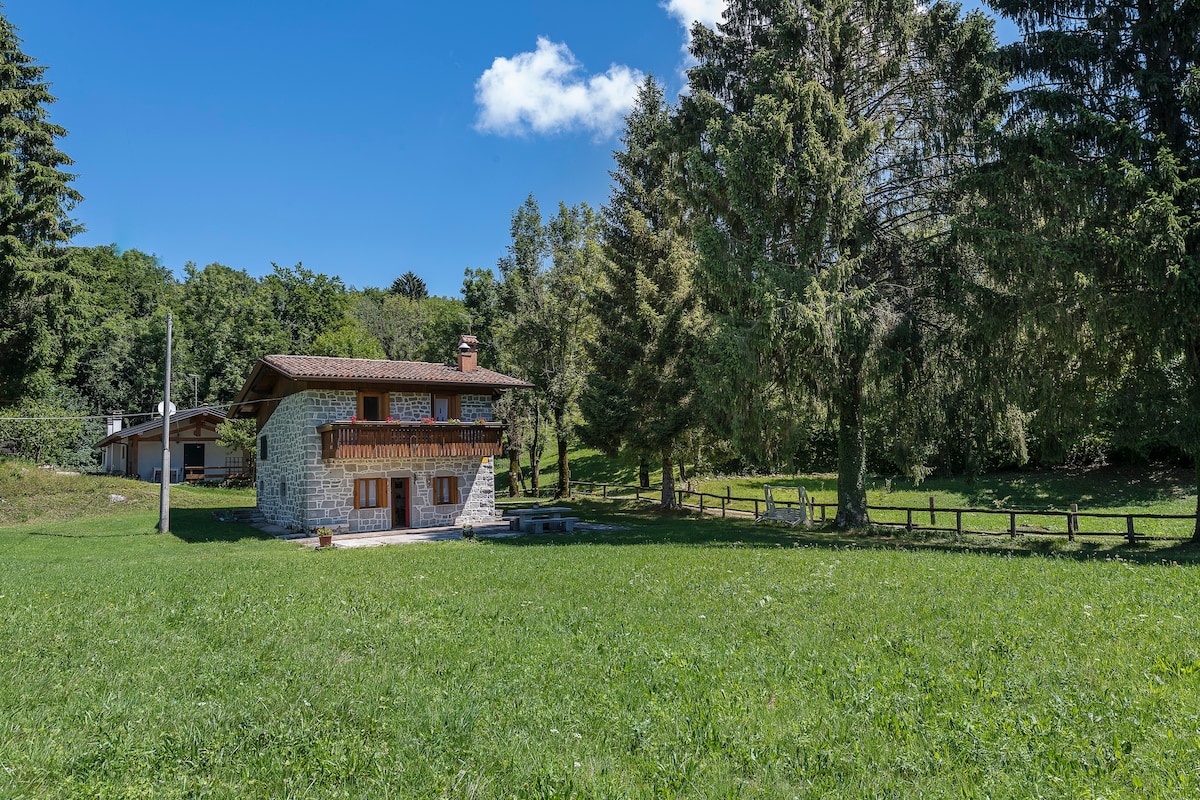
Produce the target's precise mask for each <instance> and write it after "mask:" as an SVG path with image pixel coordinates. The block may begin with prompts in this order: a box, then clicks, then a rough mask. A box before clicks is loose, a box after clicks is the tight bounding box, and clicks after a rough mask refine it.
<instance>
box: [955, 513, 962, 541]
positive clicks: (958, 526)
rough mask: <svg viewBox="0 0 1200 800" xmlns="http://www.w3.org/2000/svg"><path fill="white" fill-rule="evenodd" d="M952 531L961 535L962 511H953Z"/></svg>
mask: <svg viewBox="0 0 1200 800" xmlns="http://www.w3.org/2000/svg"><path fill="white" fill-rule="evenodd" d="M954 532H955V533H957V534H958V535H959V536H962V511H961V510H959V511H955V512H954Z"/></svg>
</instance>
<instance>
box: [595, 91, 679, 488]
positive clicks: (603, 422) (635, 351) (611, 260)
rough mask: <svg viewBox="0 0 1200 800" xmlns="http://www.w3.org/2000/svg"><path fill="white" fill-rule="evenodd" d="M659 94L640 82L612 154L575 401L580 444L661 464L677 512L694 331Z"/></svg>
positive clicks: (672, 161) (665, 112)
mask: <svg viewBox="0 0 1200 800" xmlns="http://www.w3.org/2000/svg"><path fill="white" fill-rule="evenodd" d="M669 125H670V113H669V109H668V108H667V106H666V105H665V103H664V102H663V91H662V87H661V86H659V85H658V84H657V83H656V82H655V81H654V79H653V78H647V79H646V81H645V82H644V83H643V84H642V86H641V87H640V89H639V90H638V97H637V100H636V102H635V104H634V107H633V110H632V111H631V112H630V114H629V116H628V117H627V118H626V120H625V134H624V136H623V137H622V139H621V141H622V143H623V144H624V146H625V147H624V149H623V150H618V151H617V152H616V153H614V155H613V159H614V161H615V162H616V169H614V170H613V171H612V172H611V173H610V174H611V175H612V179H613V190H612V195H611V197H610V199H609V203H608V206H607V207H605V208H604V211H603V215H604V224H603V238H604V251H605V256H606V258H605V260H604V261H603V262H602V269H603V277H604V280H603V281H602V282H601V283H600V284H599V285H598V287H597V289H596V291H595V294H594V297H593V300H592V306H593V312H594V313H595V315H596V319H597V323H598V325H597V336H596V340H595V343H594V345H593V346H591V347H590V348H589V349H590V356H591V363H592V367H591V372H590V374H589V376H588V387H587V390H586V392H585V394H584V396H583V397H582V399H581V401H580V406H581V409H582V411H583V416H584V419H585V421H586V424H587V427H586V429H585V438H586V439H587V440H588V441H590V442H591V443H593V444H596V445H598V446H601V447H603V448H604V449H605V450H607V451H608V452H610V453H613V454H615V453H616V451H617V450H619V449H620V448H621V447H625V448H626V449H627V450H628V451H629V452H630V453H631V454H633V455H635V456H637V457H638V458H639V460H643V459H647V458H652V459H655V460H658V461H660V462H661V463H662V474H663V486H662V506H663V507H664V508H668V507H671V506H673V505H674V504H675V491H674V473H675V470H674V461H673V456H674V451H675V449H676V445H677V442H678V439H679V437H680V435H681V434H682V433H683V432H684V431H685V430H687V428H688V427H689V425H691V424H692V421H693V413H692V409H691V395H692V388H693V376H692V369H691V366H692V360H691V352H690V344H691V341H692V334H693V331H694V329H695V326H696V324H697V321H696V314H695V309H696V304H695V296H694V293H693V292H692V282H691V279H692V270H693V267H694V261H695V257H694V250H693V247H692V244H691V240H690V238H689V237H688V236H687V234H686V232H685V230H684V220H683V207H682V203H681V201H680V199H679V197H678V195H677V194H676V192H675V191H674V186H675V184H676V183H677V181H676V171H677V168H678V164H677V158H676V157H675V156H674V155H673V154H672V152H671V150H670V149H669V147H668V146H667V145H668V143H669V139H668V135H669Z"/></svg>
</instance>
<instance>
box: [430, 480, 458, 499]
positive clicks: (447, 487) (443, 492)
mask: <svg viewBox="0 0 1200 800" xmlns="http://www.w3.org/2000/svg"><path fill="white" fill-rule="evenodd" d="M433 504H434V505H435V506H447V505H457V504H458V478H455V477H453V476H452V477H449V478H434V479H433Z"/></svg>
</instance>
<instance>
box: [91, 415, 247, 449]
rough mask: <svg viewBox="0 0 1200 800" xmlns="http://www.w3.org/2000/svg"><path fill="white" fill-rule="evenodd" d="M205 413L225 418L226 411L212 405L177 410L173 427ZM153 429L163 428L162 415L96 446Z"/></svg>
mask: <svg viewBox="0 0 1200 800" xmlns="http://www.w3.org/2000/svg"><path fill="white" fill-rule="evenodd" d="M204 415H212V416H214V417H219V418H220V419H222V420H224V419H225V412H224V411H222V410H221V409H219V408H213V407H212V406H199V407H197V408H189V409H186V410H184V411H176V412H175V413H174V414H172V415H171V429H172V430H174V429H175V426H176V425H178V424H180V423H182V422H184V421H186V420H189V419H191V418H193V417H199V416H204ZM153 430H159V431H161V430H162V417H155V418H154V419H151V420H148V421H146V422H139V423H138V424H137V425H130V426H129V427H128V428H122V429H121V430H119V431H117V432H116V433H113V434H109V435H108V436H105V437H104V438H103V439H101V440H100V441H98V442H96V444H95V447H104V446H105V445H106V444H111V443H113V442H116V441H119V440H121V439H128V438H129V437H130V436H138V435H140V434H143V433H148V432H149V431H153Z"/></svg>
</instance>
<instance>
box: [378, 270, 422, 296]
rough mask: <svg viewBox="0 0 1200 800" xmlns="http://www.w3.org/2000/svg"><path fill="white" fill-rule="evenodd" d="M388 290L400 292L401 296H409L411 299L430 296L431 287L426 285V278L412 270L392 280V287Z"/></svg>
mask: <svg viewBox="0 0 1200 800" xmlns="http://www.w3.org/2000/svg"><path fill="white" fill-rule="evenodd" d="M388 291H390V292H391V293H392V294H398V295H400V296H401V297H407V298H408V299H409V300H424V299H425V298H427V297H429V289H428V288H427V287H426V286H425V279H424V278H422V277H421V276H420V275H418V274H417V273H415V272H413V271H412V270H409V271H408V272H406V273H404V274H403V275H401V276H400V277H399V278H396V280H394V281H392V288H391V289H389V290H388Z"/></svg>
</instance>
